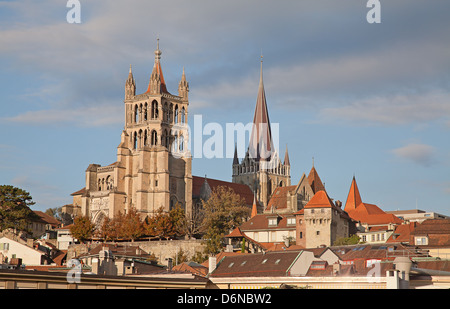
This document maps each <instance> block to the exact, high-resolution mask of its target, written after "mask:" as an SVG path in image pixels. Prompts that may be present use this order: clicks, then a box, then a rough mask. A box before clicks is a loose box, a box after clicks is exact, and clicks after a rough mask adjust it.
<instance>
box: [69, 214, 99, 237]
mask: <svg viewBox="0 0 450 309" xmlns="http://www.w3.org/2000/svg"><path fill="white" fill-rule="evenodd" d="M94 231H95V225H94V223H93V222H92V221H91V219H90V218H89V216H79V217H76V218H75V220H74V222H73V225H72V226H71V227H70V233H71V234H72V236H73V237H74V238H76V239H78V240H79V241H80V242H85V241H86V240H89V239H92V236H93V235H94Z"/></svg>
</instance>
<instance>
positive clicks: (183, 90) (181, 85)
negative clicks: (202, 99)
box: [178, 67, 189, 100]
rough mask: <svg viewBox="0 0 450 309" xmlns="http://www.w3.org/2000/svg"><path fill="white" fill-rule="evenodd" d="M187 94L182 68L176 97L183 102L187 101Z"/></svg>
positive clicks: (187, 88)
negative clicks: (180, 98)
mask: <svg viewBox="0 0 450 309" xmlns="http://www.w3.org/2000/svg"><path fill="white" fill-rule="evenodd" d="M188 93H189V83H188V82H187V81H186V74H185V73H184V67H183V75H182V76H181V81H180V83H179V84H178V96H179V97H182V98H183V99H184V100H188V99H189V98H188Z"/></svg>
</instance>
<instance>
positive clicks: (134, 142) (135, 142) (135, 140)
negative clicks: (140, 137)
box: [133, 132, 137, 149]
mask: <svg viewBox="0 0 450 309" xmlns="http://www.w3.org/2000/svg"><path fill="white" fill-rule="evenodd" d="M136 148H137V132H134V136H133V149H136Z"/></svg>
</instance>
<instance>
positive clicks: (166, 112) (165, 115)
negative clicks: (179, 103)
mask: <svg viewBox="0 0 450 309" xmlns="http://www.w3.org/2000/svg"><path fill="white" fill-rule="evenodd" d="M163 121H165V122H169V110H168V107H167V103H164V107H163Z"/></svg>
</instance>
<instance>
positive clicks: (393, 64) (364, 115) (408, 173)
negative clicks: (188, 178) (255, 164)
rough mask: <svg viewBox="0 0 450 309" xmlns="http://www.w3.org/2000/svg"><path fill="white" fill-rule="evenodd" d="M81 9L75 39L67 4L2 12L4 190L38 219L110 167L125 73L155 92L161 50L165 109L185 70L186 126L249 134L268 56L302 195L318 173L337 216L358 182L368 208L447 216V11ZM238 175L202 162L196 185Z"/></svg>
mask: <svg viewBox="0 0 450 309" xmlns="http://www.w3.org/2000/svg"><path fill="white" fill-rule="evenodd" d="M80 3H81V23H80V24H70V23H68V22H67V20H66V15H67V13H68V12H69V10H70V8H67V7H66V4H67V1H65V0H41V1H35V0H21V1H0V65H1V70H0V82H1V83H0V104H1V105H0V106H1V113H0V129H1V131H0V132H1V133H0V134H1V139H0V183H4V184H12V185H14V186H19V187H21V188H24V189H26V190H27V191H29V192H30V193H31V195H32V196H33V199H34V201H35V202H36V205H35V206H34V209H37V210H45V209H47V208H50V207H57V206H62V205H64V204H68V203H71V196H70V194H71V193H72V192H74V191H77V190H79V189H81V188H82V187H84V185H85V184H84V180H85V175H84V171H85V169H86V168H87V166H88V165H89V164H90V163H97V164H101V165H107V164H110V163H112V162H115V161H116V147H117V146H118V144H119V142H120V133H121V130H122V129H123V125H124V123H123V120H124V114H123V113H124V104H123V97H124V83H125V80H126V78H127V75H128V70H129V66H130V64H131V65H132V66H133V74H134V77H135V79H136V83H137V92H138V93H143V92H145V90H146V87H147V84H148V80H149V77H150V74H151V70H152V66H153V62H154V50H155V48H156V39H157V38H158V37H159V38H160V48H161V50H162V52H163V54H162V60H161V61H162V68H163V72H164V77H165V80H166V83H167V86H168V90H169V91H170V92H171V93H173V94H177V88H178V82H179V80H180V78H181V74H182V70H183V67H184V68H185V71H186V76H187V79H188V81H189V84H190V110H189V111H190V114H189V122H191V121H192V120H193V118H194V115H201V116H202V120H203V123H204V124H206V123H210V122H217V123H219V124H222V125H225V124H226V123H236V122H241V123H248V122H250V121H251V120H252V118H253V112H254V107H255V103H256V94H257V90H258V82H259V70H260V55H261V53H262V54H263V55H264V83H265V90H266V96H267V101H268V108H269V113H270V119H271V122H272V123H278V124H279V132H280V135H279V145H280V155H281V156H282V157H283V156H284V151H285V147H286V145H287V146H288V149H289V154H290V160H291V165H292V171H291V174H292V183H294V184H296V183H297V182H298V181H299V179H300V177H301V176H302V174H303V173H308V172H309V170H310V169H311V166H312V158H313V157H314V165H315V167H316V169H317V171H318V173H319V175H320V177H321V178H322V181H323V182H325V186H326V188H327V191H328V193H329V195H330V197H332V198H334V199H336V200H341V201H343V202H345V200H346V197H347V194H348V191H349V188H350V184H351V180H352V177H353V175H355V176H356V179H357V182H358V185H359V189H360V191H361V195H362V199H363V201H364V202H367V203H373V204H377V205H378V206H380V207H381V208H382V209H384V210H397V209H414V208H416V207H418V208H419V209H423V210H428V211H436V212H439V213H443V214H446V215H450V211H449V210H450V138H449V137H450V35H449V33H450V19H449V18H448V13H449V12H450V2H448V1H438V0H432V1H412V0H408V1H406V0H405V1H401V0H391V1H381V23H379V24H369V23H368V22H367V20H366V15H367V12H368V11H369V10H370V9H369V8H367V7H366V4H367V2H366V1H365V0H346V1H334V0H311V1H288V0H280V1H274V0H272V1H268V0H245V1H234V0H229V1H215V0H214V1H207V0H189V1H186V0H184V1H182V0H166V1H138V0H128V1H106V0H95V1H86V0H80ZM207 138H208V136H205V137H204V139H207ZM240 155H243V153H240ZM231 163H232V159H231V158H215V159H205V158H194V160H193V174H194V175H198V176H203V175H205V174H206V175H207V176H208V177H212V178H217V179H222V180H227V181H230V180H231Z"/></svg>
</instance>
